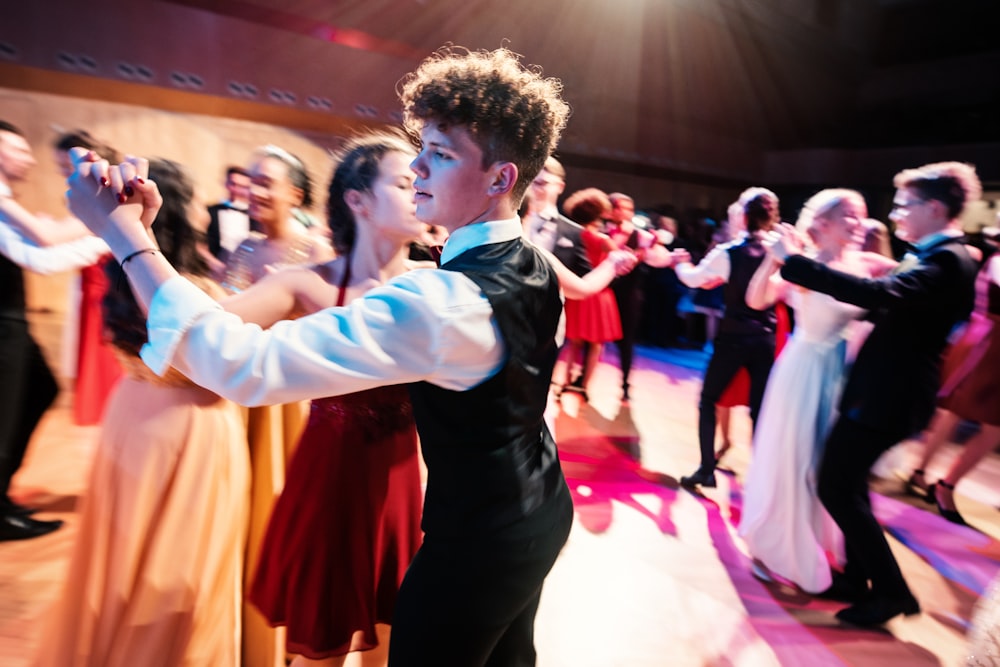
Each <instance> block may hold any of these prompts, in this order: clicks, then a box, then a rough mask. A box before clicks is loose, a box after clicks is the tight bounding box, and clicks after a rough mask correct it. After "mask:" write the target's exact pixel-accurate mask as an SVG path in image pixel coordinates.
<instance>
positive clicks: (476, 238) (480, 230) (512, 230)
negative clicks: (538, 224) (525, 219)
mask: <svg viewBox="0 0 1000 667" xmlns="http://www.w3.org/2000/svg"><path fill="white" fill-rule="evenodd" d="M521 234H522V229H521V219H520V218H517V217H514V218H508V219H507V220H489V221H487V222H477V223H475V224H471V225H466V226H464V227H459V228H458V229H456V230H455V231H453V232H452V233H451V235H450V236H449V237H448V240H447V241H445V243H444V249H442V250H441V263H442V264H444V263H446V262H450V261H451V260H453V259H455V258H456V257H458V256H459V255H461V254H462V253H463V252H465V251H466V250H469V249H470V248H476V247H478V246H481V245H487V244H489V243H503V242H504V241H512V240H514V239H516V238H520V237H521Z"/></svg>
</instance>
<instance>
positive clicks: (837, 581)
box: [816, 572, 868, 602]
mask: <svg viewBox="0 0 1000 667" xmlns="http://www.w3.org/2000/svg"><path fill="white" fill-rule="evenodd" d="M867 595H868V582H867V581H863V580H859V579H854V578H852V577H848V576H847V575H846V574H843V573H841V572H834V573H833V581H832V582H831V583H830V587H829V588H827V589H826V590H825V591H821V592H819V593H817V594H816V597H818V598H823V599H824V600H837V601H838V602H861V601H862V600H864V599H865V596H867Z"/></svg>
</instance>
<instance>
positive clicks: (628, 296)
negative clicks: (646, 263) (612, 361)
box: [611, 267, 643, 391]
mask: <svg viewBox="0 0 1000 667" xmlns="http://www.w3.org/2000/svg"><path fill="white" fill-rule="evenodd" d="M642 275H643V272H642V270H641V267H636V268H635V270H634V271H632V272H631V273H629V274H626V275H624V276H621V277H618V278H615V280H614V281H612V283H611V291H612V292H613V293H614V295H615V301H616V302H617V304H618V316H619V318H620V320H621V324H622V337H621V338H620V339H618V340H616V341H615V346H616V347H617V348H618V362H619V364H620V365H621V370H622V388H623V389H625V390H626V391H628V388H629V376H630V375H631V373H632V359H633V358H634V357H635V341H636V338H637V337H638V335H639V317H640V316H641V315H642V300H643V293H642V280H641V277H642Z"/></svg>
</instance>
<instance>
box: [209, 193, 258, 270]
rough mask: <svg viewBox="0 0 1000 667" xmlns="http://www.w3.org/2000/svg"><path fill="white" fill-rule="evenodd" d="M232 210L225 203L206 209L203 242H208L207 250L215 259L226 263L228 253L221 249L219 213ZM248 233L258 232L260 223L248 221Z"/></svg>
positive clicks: (252, 220)
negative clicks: (206, 226) (206, 219)
mask: <svg viewBox="0 0 1000 667" xmlns="http://www.w3.org/2000/svg"><path fill="white" fill-rule="evenodd" d="M228 208H233V207H232V206H230V205H229V204H227V203H226V202H220V203H218V204H212V205H211V206H209V207H208V228H207V229H206V230H205V240H206V241H207V242H208V250H209V252H211V253H212V254H213V255H214V256H215V257H218V258H219V259H221V260H222V261H226V258H227V255H228V253H227V252H226V251H225V248H223V247H222V239H221V233H220V231H219V211H221V210H223V209H228ZM250 231H251V232H259V231H262V230H261V226H260V223H259V222H257V221H256V220H254V219H253V218H251V219H250Z"/></svg>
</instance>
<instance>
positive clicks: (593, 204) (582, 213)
mask: <svg viewBox="0 0 1000 667" xmlns="http://www.w3.org/2000/svg"><path fill="white" fill-rule="evenodd" d="M563 210H564V211H566V217H568V218H569V219H570V220H572V221H573V222H576V223H579V224H581V225H589V224H590V223H592V222H594V221H595V220H600V219H601V218H603V217H604V216H606V215H607V214H608V213H610V212H611V199H610V198H608V195H606V194H605V193H604V191H603V190H598V189H597V188H584V189H583V190H577V191H576V192H574V193H573V194H571V195H570V196H569V197H567V198H566V201H565V202H563Z"/></svg>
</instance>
